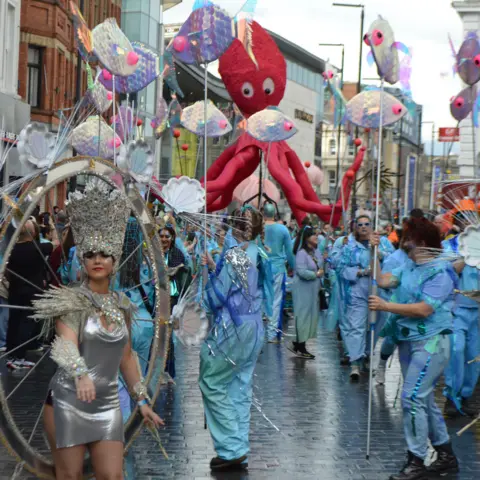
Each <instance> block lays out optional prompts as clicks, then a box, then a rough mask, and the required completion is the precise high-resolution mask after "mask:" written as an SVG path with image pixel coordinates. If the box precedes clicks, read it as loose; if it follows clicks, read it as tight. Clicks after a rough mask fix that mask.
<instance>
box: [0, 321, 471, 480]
mask: <svg viewBox="0 0 480 480" xmlns="http://www.w3.org/2000/svg"><path fill="white" fill-rule="evenodd" d="M310 343H311V346H312V348H311V351H312V353H314V354H315V355H317V357H316V359H315V360H313V361H309V360H302V359H298V358H294V357H293V355H292V354H291V353H290V352H289V351H287V349H286V348H285V345H284V344H281V345H275V344H266V345H265V346H264V350H263V353H262V354H261V356H260V359H259V364H258V366H257V370H256V376H255V389H254V395H255V399H254V406H253V407H252V426H251V437H250V440H251V455H250V456H249V466H250V468H249V471H248V473H241V474H240V473H238V474H222V475H217V476H215V477H213V476H212V474H211V473H210V469H209V462H210V459H211V457H212V456H214V450H213V447H212V442H211V439H210V435H209V433H208V431H207V430H205V429H204V414H203V406H202V400H201V395H200V391H199V389H198V386H197V375H198V363H199V361H198V349H191V350H184V349H182V348H181V347H178V348H177V349H176V350H177V375H178V378H177V384H176V385H168V386H165V387H164V389H163V390H162V393H161V395H160V398H159V401H158V404H157V410H158V411H159V412H160V413H161V415H162V416H163V417H164V418H165V421H166V427H165V428H164V429H162V430H161V438H162V443H163V446H164V447H165V449H166V451H167V452H168V455H169V460H166V459H165V458H164V457H163V455H162V453H161V451H160V449H159V447H158V446H157V445H156V443H155V440H154V439H153V438H152V437H151V436H150V435H149V434H148V433H143V434H142V435H141V436H140V437H139V439H138V440H137V441H136V443H135V445H134V447H133V450H132V452H131V453H130V454H129V456H128V459H127V472H126V473H127V477H126V478H127V479H129V480H134V479H137V480H148V479H152V480H153V479H155V480H160V479H169V478H172V479H173V478H175V479H192V480H193V479H195V480H200V479H202V480H203V479H211V478H218V479H240V478H241V479H248V480H259V479H267V478H268V479H324V480H330V479H332V480H333V479H343V480H357V479H359V480H360V479H362V480H377V479H378V480H387V479H388V477H389V475H390V474H391V473H394V472H396V471H398V470H399V469H400V468H401V466H402V464H403V461H404V457H405V451H406V447H405V443H404V439H403V429H402V412H401V407H400V402H399V400H397V401H395V399H396V396H397V394H398V388H399V375H400V373H399V368H398V363H397V361H396V358H395V359H394V361H393V363H392V367H391V368H389V369H388V370H387V382H386V385H385V387H378V386H375V389H374V398H373V419H372V445H371V456H370V460H368V461H367V460H366V458H365V454H366V426H367V405H368V395H367V393H368V376H367V374H365V375H364V377H363V378H362V379H361V381H360V383H358V384H350V383H349V381H348V369H347V368H345V367H341V366H340V364H339V360H340V350H339V344H338V342H337V340H336V336H335V335H334V334H332V333H328V332H325V331H324V330H322V329H320V330H319V337H318V342H314V341H311V342H310ZM309 350H310V349H309ZM48 374H49V373H48V367H45V368H44V369H43V370H42V368H39V369H38V372H35V374H34V375H32V376H31V377H30V378H29V379H28V381H26V382H25V383H24V384H23V385H22V387H21V388H20V389H19V392H20V393H19V395H20V397H21V398H20V401H18V402H16V403H15V407H14V408H15V409H16V410H17V411H16V412H15V415H16V416H22V409H23V413H27V412H28V411H29V409H36V410H37V411H38V409H39V408H40V405H41V401H42V397H41V396H40V394H39V393H38V389H36V388H35V375H36V376H37V381H39V379H40V378H41V377H42V376H44V377H45V376H47V375H48ZM6 375H7V377H5V376H6ZM8 375H11V374H6V371H5V370H4V369H3V367H2V377H3V380H4V382H5V381H6V380H7V379H8ZM439 392H440V389H438V393H439ZM35 395H37V396H35ZM42 395H43V393H42ZM439 400H440V401H442V399H441V397H439ZM475 401H476V405H477V406H479V407H480V392H479V390H478V389H477V393H476V397H475ZM442 404H443V401H442ZM442 406H443V405H442ZM468 421H469V420H468V419H463V418H462V419H458V420H453V421H452V420H448V421H447V424H448V426H449V430H450V433H451V434H452V438H453V445H454V448H455V451H456V453H457V455H458V457H459V460H460V464H461V472H460V473H459V474H458V475H456V476H452V477H448V478H456V479H458V480H478V479H479V478H480V425H477V426H476V427H474V428H472V429H471V430H469V431H468V432H466V433H465V434H464V435H462V436H461V437H457V436H456V435H455V432H456V431H458V430H459V429H460V428H461V427H462V426H464V425H465V424H467V423H468ZM25 428H26V427H25ZM0 461H1V467H0V478H2V479H7V478H10V477H11V475H12V473H13V470H14V467H15V463H14V461H13V460H12V458H11V457H10V456H9V455H8V454H7V452H6V450H5V449H4V448H2V449H1V451H0ZM19 478H23V479H27V478H28V479H30V478H32V477H31V476H28V475H27V474H23V476H20V477H19Z"/></svg>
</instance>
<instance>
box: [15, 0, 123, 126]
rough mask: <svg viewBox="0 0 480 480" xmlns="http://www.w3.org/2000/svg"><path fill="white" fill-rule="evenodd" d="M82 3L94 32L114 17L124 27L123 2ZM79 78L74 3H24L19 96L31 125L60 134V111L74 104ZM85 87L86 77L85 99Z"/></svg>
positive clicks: (91, 0) (44, 0) (37, 0)
mask: <svg viewBox="0 0 480 480" xmlns="http://www.w3.org/2000/svg"><path fill="white" fill-rule="evenodd" d="M75 3H77V4H79V3H80V0H75ZM83 3H84V5H83V16H84V18H85V20H86V21H87V23H88V26H89V27H90V28H93V27H94V26H95V25H98V24H99V23H101V22H103V20H105V19H106V18H109V17H115V18H116V19H117V22H118V23H119V24H120V16H121V4H122V1H121V0H84V2H83ZM76 76H77V53H76V49H75V40H74V32H73V22H72V19H71V13H70V7H69V1H68V0H55V1H54V0H23V2H22V9H21V20H20V58H19V73H18V94H19V95H20V96H21V97H22V98H23V99H24V100H25V101H26V102H27V103H29V104H30V106H31V118H32V121H38V122H42V123H46V124H48V125H49V126H50V128H51V129H52V130H53V131H55V130H56V126H57V125H58V122H59V116H58V111H59V110H62V109H68V108H70V107H73V105H74V104H75V100H76V99H75V86H76ZM86 85H87V84H86V74H85V71H83V73H82V89H81V94H82V95H83V93H84V91H85V89H86Z"/></svg>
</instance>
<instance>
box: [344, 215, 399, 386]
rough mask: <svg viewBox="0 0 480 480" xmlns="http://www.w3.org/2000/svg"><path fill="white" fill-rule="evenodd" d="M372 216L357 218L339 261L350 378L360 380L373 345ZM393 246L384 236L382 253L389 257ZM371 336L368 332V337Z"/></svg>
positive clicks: (381, 245) (381, 244)
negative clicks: (370, 295) (370, 297)
mask: <svg viewBox="0 0 480 480" xmlns="http://www.w3.org/2000/svg"><path fill="white" fill-rule="evenodd" d="M371 233H372V227H371V219H370V216H369V215H368V214H367V213H362V214H360V215H359V216H358V217H357V219H356V222H355V234H352V235H350V236H349V237H348V242H347V244H346V245H345V246H344V247H343V249H342V251H341V254H340V259H339V262H338V265H339V266H338V272H339V276H340V277H341V278H342V286H343V289H344V290H343V296H344V299H345V318H344V319H343V322H341V323H340V327H341V329H342V338H343V341H344V342H345V345H346V348H347V351H348V355H349V357H350V363H351V372H350V379H351V380H352V381H353V382H357V381H358V380H359V378H360V366H361V364H362V361H363V360H365V359H368V356H367V353H366V352H368V351H369V350H370V348H369V345H368V343H367V324H368V322H367V319H368V302H367V299H368V293H369V291H370V274H371V269H370V261H371V250H370V245H369V241H370V236H371ZM393 250H394V249H393V246H392V244H391V243H390V242H389V241H388V239H387V238H385V237H382V238H381V243H380V248H379V256H380V258H381V259H384V258H386V257H387V256H388V255H389V254H390V253H392V252H393ZM369 339H370V336H368V340H369Z"/></svg>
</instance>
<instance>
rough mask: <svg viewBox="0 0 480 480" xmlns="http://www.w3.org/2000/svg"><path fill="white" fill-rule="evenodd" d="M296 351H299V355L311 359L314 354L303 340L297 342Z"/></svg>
mask: <svg viewBox="0 0 480 480" xmlns="http://www.w3.org/2000/svg"><path fill="white" fill-rule="evenodd" d="M298 351H299V353H300V356H301V357H302V358H307V359H309V360H313V359H314V358H315V355H312V354H311V353H310V352H309V351H308V350H307V347H306V346H305V342H302V343H299V344H298Z"/></svg>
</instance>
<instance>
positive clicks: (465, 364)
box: [442, 212, 480, 417]
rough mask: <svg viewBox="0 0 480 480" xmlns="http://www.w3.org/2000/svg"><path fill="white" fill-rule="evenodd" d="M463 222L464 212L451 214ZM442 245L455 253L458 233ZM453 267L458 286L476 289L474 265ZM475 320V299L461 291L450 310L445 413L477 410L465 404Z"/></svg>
mask: <svg viewBox="0 0 480 480" xmlns="http://www.w3.org/2000/svg"><path fill="white" fill-rule="evenodd" d="M470 213H471V212H470ZM467 215H468V214H467ZM465 223H466V221H465V218H464V215H463V214H462V213H461V212H458V213H457V214H456V215H455V217H454V225H455V226H456V227H458V229H459V231H462V230H463V226H464V225H465ZM442 246H443V248H444V250H445V252H446V253H454V254H457V255H458V235H457V236H455V237H452V238H450V239H449V240H445V241H444V242H443V243H442ZM455 270H456V271H457V273H458V274H459V276H460V283H459V289H460V290H464V291H469V290H479V289H480V274H479V271H478V270H477V268H475V267H470V266H468V265H465V262H464V261H463V260H461V261H459V262H455ZM478 321H479V317H478V303H477V302H475V301H473V300H471V299H470V298H467V297H465V296H464V295H457V296H456V297H455V308H454V310H453V326H454V335H453V342H452V355H451V358H450V363H449V364H448V367H447V368H446V369H445V384H446V387H445V390H444V392H443V393H444V395H445V396H446V397H447V402H446V403H445V410H444V413H445V414H446V415H448V416H449V417H455V416H457V415H459V414H463V415H469V416H474V415H476V413H477V412H476V409H475V408H474V407H473V406H472V405H470V404H469V399H470V397H471V396H472V395H473V392H474V390H475V387H476V385H477V381H478V375H479V373H480V363H479V362H473V363H469V362H470V361H471V360H473V359H474V358H476V357H477V356H478V354H479V353H480V352H479V346H480V343H479V338H478Z"/></svg>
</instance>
